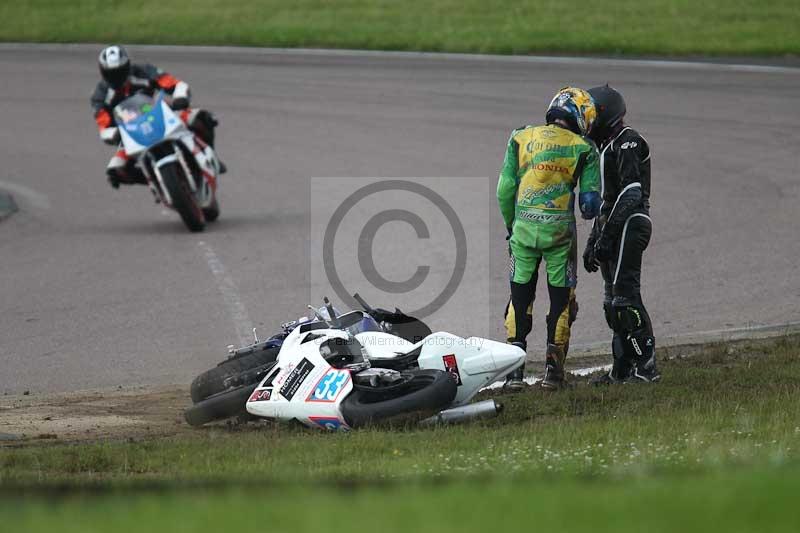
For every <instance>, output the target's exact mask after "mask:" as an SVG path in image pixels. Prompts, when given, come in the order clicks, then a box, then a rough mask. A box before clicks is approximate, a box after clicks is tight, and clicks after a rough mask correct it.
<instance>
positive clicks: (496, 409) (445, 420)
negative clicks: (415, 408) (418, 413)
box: [420, 400, 503, 426]
mask: <svg viewBox="0 0 800 533" xmlns="http://www.w3.org/2000/svg"><path fill="white" fill-rule="evenodd" d="M502 410H503V404H500V403H497V402H495V401H494V400H485V401H482V402H478V403H471V404H468V405H462V406H461V407H453V408H450V409H445V410H444V411H439V413H437V414H435V415H433V416H432V417H430V418H426V419H425V420H422V421H420V425H423V426H436V425H439V424H460V423H463V422H471V421H473V420H479V419H482V418H492V417H495V416H497V415H498V414H500V412H501V411H502Z"/></svg>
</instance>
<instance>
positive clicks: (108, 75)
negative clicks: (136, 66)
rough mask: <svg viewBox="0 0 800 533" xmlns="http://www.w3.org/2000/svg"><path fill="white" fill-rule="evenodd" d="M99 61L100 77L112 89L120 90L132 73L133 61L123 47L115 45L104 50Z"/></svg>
mask: <svg viewBox="0 0 800 533" xmlns="http://www.w3.org/2000/svg"><path fill="white" fill-rule="evenodd" d="M97 61H98V63H99V65H100V75H101V76H103V79H104V80H106V82H107V83H108V84H109V85H111V87H112V88H114V89H119V88H120V87H122V86H123V85H124V84H125V81H126V80H127V79H128V74H130V72H131V60H130V58H129V57H128V52H126V51H125V49H124V48H123V47H121V46H118V45H113V46H108V47H106V48H103V51H102V52H100V57H99V58H98V59H97Z"/></svg>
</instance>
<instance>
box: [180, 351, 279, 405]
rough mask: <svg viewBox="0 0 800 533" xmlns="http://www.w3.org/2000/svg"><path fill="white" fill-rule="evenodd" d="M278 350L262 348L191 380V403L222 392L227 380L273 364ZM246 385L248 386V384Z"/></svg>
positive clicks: (223, 363)
mask: <svg viewBox="0 0 800 533" xmlns="http://www.w3.org/2000/svg"><path fill="white" fill-rule="evenodd" d="M280 350H281V348H280V346H273V347H270V348H264V349H261V350H258V351H256V352H254V353H251V354H249V355H243V356H241V357H237V358H236V359H230V360H227V361H223V362H222V363H220V364H219V365H217V366H215V367H214V368H212V369H210V370H206V371H205V372H203V373H202V374H200V375H199V376H197V377H196V378H194V380H192V384H191V386H190V387H189V392H190V393H191V395H192V402H193V403H197V402H201V401H203V400H205V399H206V398H208V397H209V396H213V395H215V394H219V393H220V392H223V391H224V390H225V389H226V387H225V381H226V380H228V379H229V378H232V377H234V376H237V375H239V374H242V373H244V372H247V371H248V370H252V369H254V368H257V367H259V366H263V365H266V364H269V363H274V362H275V361H276V360H277V359H278V352H279V351H280ZM246 385H249V383H247V384H246ZM254 385H255V383H254ZM254 388H255V387H254Z"/></svg>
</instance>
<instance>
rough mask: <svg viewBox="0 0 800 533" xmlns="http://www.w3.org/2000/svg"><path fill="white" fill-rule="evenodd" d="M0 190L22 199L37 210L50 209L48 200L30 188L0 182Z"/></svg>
mask: <svg viewBox="0 0 800 533" xmlns="http://www.w3.org/2000/svg"><path fill="white" fill-rule="evenodd" d="M0 188H2V189H5V190H6V191H8V192H11V193H14V194H15V195H17V196H20V197H22V198H23V199H24V200H25V201H26V202H27V203H29V204H31V205H32V206H33V207H35V208H37V209H50V199H49V198H48V197H47V196H45V195H44V194H42V193H40V192H38V191H34V190H33V189H31V188H30V187H26V186H24V185H20V184H18V183H11V182H9V181H0Z"/></svg>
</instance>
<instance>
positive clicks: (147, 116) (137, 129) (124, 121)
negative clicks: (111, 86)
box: [114, 93, 165, 148]
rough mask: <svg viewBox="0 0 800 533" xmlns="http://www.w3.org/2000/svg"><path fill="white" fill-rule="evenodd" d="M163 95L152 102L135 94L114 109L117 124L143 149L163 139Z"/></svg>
mask: <svg viewBox="0 0 800 533" xmlns="http://www.w3.org/2000/svg"><path fill="white" fill-rule="evenodd" d="M162 99H163V93H160V94H159V95H158V98H157V99H156V100H155V101H153V99H152V98H150V97H149V96H147V95H145V94H141V93H140V94H135V95H133V96H131V97H130V98H128V99H126V100H124V101H122V102H121V103H120V104H119V105H117V107H115V108H114V115H115V116H116V119H117V124H118V125H119V126H120V127H121V128H122V129H124V130H125V132H126V133H127V134H128V135H129V136H130V137H131V139H132V140H133V141H134V142H136V143H137V144H139V145H141V146H143V147H144V148H149V147H151V146H153V145H154V144H156V143H158V142H160V141H161V140H162V139H163V138H164V132H165V125H164V110H163V108H162V106H161V100H162Z"/></svg>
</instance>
